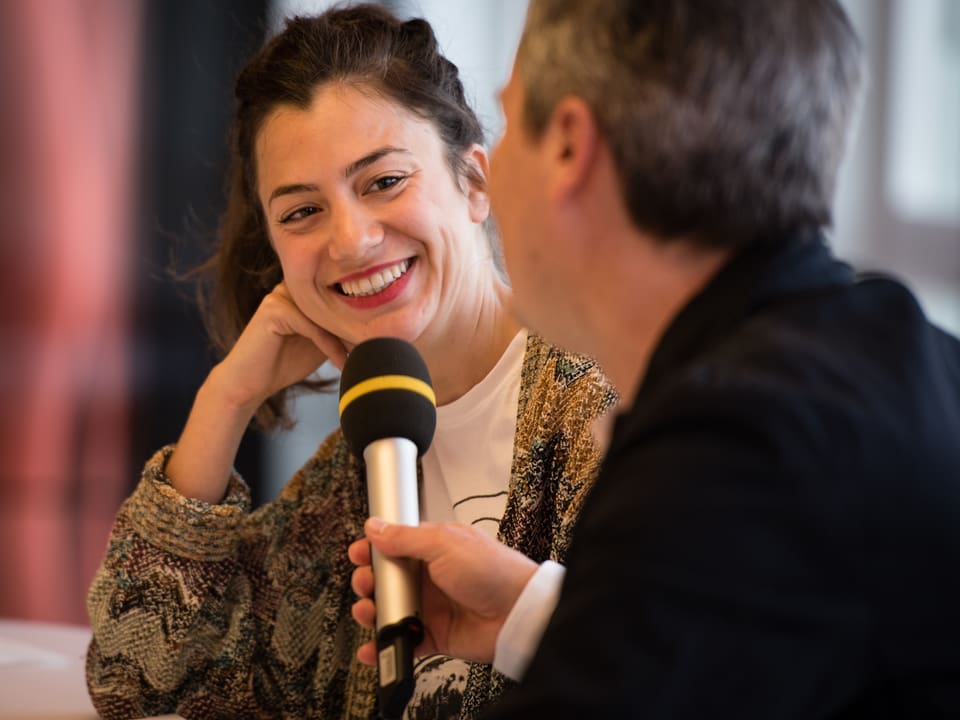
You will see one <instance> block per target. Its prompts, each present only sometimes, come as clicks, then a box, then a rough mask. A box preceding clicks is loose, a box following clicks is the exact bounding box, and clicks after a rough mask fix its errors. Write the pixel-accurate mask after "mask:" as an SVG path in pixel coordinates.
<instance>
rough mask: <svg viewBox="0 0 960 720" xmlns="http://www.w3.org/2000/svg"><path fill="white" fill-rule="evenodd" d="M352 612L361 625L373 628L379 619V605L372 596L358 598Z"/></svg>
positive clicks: (351, 609)
mask: <svg viewBox="0 0 960 720" xmlns="http://www.w3.org/2000/svg"><path fill="white" fill-rule="evenodd" d="M350 614H351V615H353V619H354V620H356V621H357V624H358V625H360V626H361V627H365V628H372V627H373V626H374V624H375V623H376V621H377V607H376V605H374V604H373V600H371V599H370V598H361V599H360V600H357V601H356V602H355V603H354V604H353V607H351V608H350Z"/></svg>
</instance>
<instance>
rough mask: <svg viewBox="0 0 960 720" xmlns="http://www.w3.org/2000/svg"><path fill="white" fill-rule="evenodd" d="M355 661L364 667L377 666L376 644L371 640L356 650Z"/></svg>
mask: <svg viewBox="0 0 960 720" xmlns="http://www.w3.org/2000/svg"><path fill="white" fill-rule="evenodd" d="M357 660H359V661H360V662H362V663H363V664H364V665H370V666H372V667H376V666H377V644H376V643H375V642H373V641H372V640H371V641H370V642H368V643H364V644H363V645H361V646H360V647H359V648H357Z"/></svg>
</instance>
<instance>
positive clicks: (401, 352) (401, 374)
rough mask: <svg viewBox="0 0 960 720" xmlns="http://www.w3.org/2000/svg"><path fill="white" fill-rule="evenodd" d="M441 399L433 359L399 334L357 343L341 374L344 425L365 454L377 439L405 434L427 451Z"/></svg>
mask: <svg viewBox="0 0 960 720" xmlns="http://www.w3.org/2000/svg"><path fill="white" fill-rule="evenodd" d="M436 406H437V401H436V396H435V395H434V393H433V387H432V386H431V385H430V373H429V372H428V371H427V364H426V363H425V362H424V361H423V358H422V357H420V353H419V352H417V349H416V348H415V347H414V346H413V345H411V344H410V343H408V342H406V341H405V340H400V339H398V338H387V337H381V338H373V339H371V340H366V341H365V342H362V343H360V344H359V345H357V346H356V347H355V348H354V349H353V351H352V352H351V353H350V355H349V356H348V357H347V362H346V364H345V365H344V366H343V372H342V373H341V375H340V427H341V428H342V429H343V435H344V437H345V438H346V440H347V444H348V445H349V446H350V449H351V450H352V451H353V452H354V453H355V454H356V455H357V456H359V457H363V451H364V449H365V448H366V447H367V445H369V444H370V443H372V442H373V441H375V440H382V439H384V438H394V437H403V438H408V439H410V440H412V441H413V442H414V443H415V444H416V446H417V454H418V455H423V453H425V452H426V451H427V448H428V447H430V443H431V441H432V440H433V431H434V429H435V428H436V425H437V407H436Z"/></svg>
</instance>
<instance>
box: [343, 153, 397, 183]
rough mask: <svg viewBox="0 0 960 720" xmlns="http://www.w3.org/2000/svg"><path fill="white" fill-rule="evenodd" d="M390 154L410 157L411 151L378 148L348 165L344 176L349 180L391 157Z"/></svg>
mask: <svg viewBox="0 0 960 720" xmlns="http://www.w3.org/2000/svg"><path fill="white" fill-rule="evenodd" d="M390 153H405V154H407V155H409V154H410V151H409V150H407V149H405V148H399V147H394V146H392V145H385V146H384V147H381V148H377V149H376V150H374V151H373V152H369V153H367V154H366V155H364V156H363V157H362V158H360V159H359V160H354V161H353V162H352V163H350V164H349V165H347V167H346V168H345V169H344V171H343V176H344V177H345V178H349V177H350V176H351V175H354V174H355V173H358V172H360V171H361V170H363V169H364V168H365V167H367V166H369V165H372V164H373V163H375V162H376V161H377V160H379V159H380V158H382V157H384V156H385V155H389V154H390Z"/></svg>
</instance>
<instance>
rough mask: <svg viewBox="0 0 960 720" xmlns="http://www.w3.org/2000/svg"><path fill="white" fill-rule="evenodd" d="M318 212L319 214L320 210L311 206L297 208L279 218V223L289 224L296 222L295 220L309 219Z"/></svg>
mask: <svg viewBox="0 0 960 720" xmlns="http://www.w3.org/2000/svg"><path fill="white" fill-rule="evenodd" d="M318 212H320V209H319V208H315V207H312V206H310V207H302V208H297V209H296V210H294V211H293V212H290V213H287V214H286V215H284V216H283V217H282V218H280V223H281V224H286V223H290V222H296V221H297V220H303V219H304V218H306V217H310V216H311V215H313V214H314V213H318Z"/></svg>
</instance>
